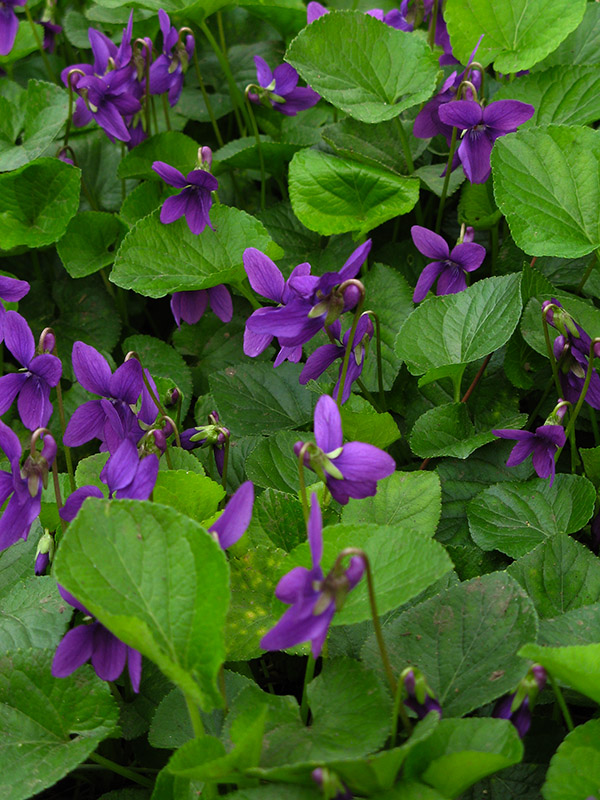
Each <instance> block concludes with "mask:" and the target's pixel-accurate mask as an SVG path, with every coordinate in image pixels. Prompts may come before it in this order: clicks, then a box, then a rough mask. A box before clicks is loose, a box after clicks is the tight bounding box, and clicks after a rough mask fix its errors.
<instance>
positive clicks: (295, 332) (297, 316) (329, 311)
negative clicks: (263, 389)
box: [244, 239, 371, 366]
mask: <svg viewBox="0 0 600 800" xmlns="http://www.w3.org/2000/svg"><path fill="white" fill-rule="evenodd" d="M370 250H371V240H370V239H368V240H367V241H366V242H365V243H364V244H362V245H360V247H357V248H356V250H355V251H354V252H353V253H352V254H351V255H350V257H349V258H348V260H347V261H346V263H345V264H344V266H343V267H342V268H341V270H340V271H339V272H327V273H325V275H322V276H321V277H320V278H318V277H316V276H315V275H311V274H310V264H307V263H304V264H299V265H298V266H297V267H296V269H295V270H294V272H293V273H292V274H291V275H290V277H289V279H288V280H287V281H284V279H283V275H282V274H281V272H280V271H279V270H278V269H277V267H276V266H275V264H274V263H273V262H272V261H271V259H270V258H267V256H265V255H264V254H263V253H261V252H260V251H259V250H256V249H255V248H248V249H247V250H246V251H245V252H244V267H245V268H246V273H247V275H248V279H249V281H250V285H251V286H252V288H253V289H254V290H255V291H257V292H258V293H259V294H262V295H263V296H264V297H269V298H271V299H272V300H275V301H276V302H278V303H282V305H280V306H279V307H277V308H273V307H270V308H259V309H258V310H257V311H254V313H253V314H252V315H251V316H250V317H249V318H248V320H247V322H246V333H245V335H244V352H245V353H246V355H258V353H262V351H263V350H264V349H265V348H266V347H267V346H268V345H269V343H270V342H271V339H272V338H273V336H276V337H277V338H278V340H279V344H280V346H281V347H282V349H283V355H282V353H280V354H279V357H278V359H277V360H276V361H275V366H278V365H279V364H280V363H281V362H282V361H283V360H284V359H285V358H289V359H290V361H299V360H300V358H301V356H302V345H303V344H305V343H306V342H308V341H309V340H310V339H312V337H313V336H314V335H315V334H316V333H318V332H319V331H320V330H321V329H322V328H323V327H324V326H325V325H331V324H332V323H333V322H335V320H336V319H338V318H339V317H340V315H341V314H343V313H344V312H345V311H348V310H350V309H351V308H354V306H355V305H356V304H357V302H358V300H359V298H360V290H359V289H358V288H357V287H356V286H355V285H348V284H347V283H346V282H347V281H349V280H352V279H354V278H355V277H356V275H357V274H358V272H359V270H360V268H361V266H362V265H363V263H364V261H365V259H366V258H367V256H368V254H369V251H370ZM340 287H344V288H340ZM288 348H289V349H288Z"/></svg>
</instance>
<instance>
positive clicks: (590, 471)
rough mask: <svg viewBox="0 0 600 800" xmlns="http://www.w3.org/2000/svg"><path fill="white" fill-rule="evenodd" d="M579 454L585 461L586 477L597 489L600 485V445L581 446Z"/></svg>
mask: <svg viewBox="0 0 600 800" xmlns="http://www.w3.org/2000/svg"><path fill="white" fill-rule="evenodd" d="M579 455H580V456H581V460H582V461H583V468H584V470H585V477H586V478H587V479H588V480H590V481H591V482H592V483H593V484H594V486H595V487H596V489H597V488H598V487H599V486H600V447H581V448H579Z"/></svg>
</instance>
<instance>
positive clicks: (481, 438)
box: [410, 403, 527, 458]
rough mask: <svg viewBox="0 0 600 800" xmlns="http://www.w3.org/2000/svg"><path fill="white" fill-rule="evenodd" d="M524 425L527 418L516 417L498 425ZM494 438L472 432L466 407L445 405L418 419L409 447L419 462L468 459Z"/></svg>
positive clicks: (452, 404) (491, 435)
mask: <svg viewBox="0 0 600 800" xmlns="http://www.w3.org/2000/svg"><path fill="white" fill-rule="evenodd" d="M526 423H527V414H517V415H516V416H511V417H510V418H509V419H505V420H503V421H502V423H501V424H502V426H503V427H507V428H522V427H523V425H525V424H526ZM495 438H496V437H495V436H494V434H493V433H492V432H491V430H487V431H485V430H484V431H477V430H476V429H475V427H474V425H473V423H472V422H471V419H470V417H469V411H468V409H467V406H466V403H447V404H446V405H442V406H437V407H436V408H432V409H430V410H429V411H426V412H425V413H424V414H423V415H422V416H420V417H419V419H418V420H417V421H416V422H415V424H414V426H413V429H412V433H411V436H410V447H411V450H412V451H413V453H415V454H416V455H418V456H419V457H420V458H434V457H436V456H454V457H456V458H468V456H470V455H471V453H472V452H473V451H474V450H477V449H479V448H480V447H483V445H484V444H488V443H489V442H493V441H494V439H495Z"/></svg>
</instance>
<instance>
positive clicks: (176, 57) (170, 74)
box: [150, 8, 194, 106]
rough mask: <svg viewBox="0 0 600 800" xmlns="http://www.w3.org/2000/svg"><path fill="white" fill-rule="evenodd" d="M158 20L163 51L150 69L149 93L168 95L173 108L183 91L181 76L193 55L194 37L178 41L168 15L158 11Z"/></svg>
mask: <svg viewBox="0 0 600 800" xmlns="http://www.w3.org/2000/svg"><path fill="white" fill-rule="evenodd" d="M158 19H159V21H160V30H161V33H162V37H163V51H162V53H161V54H160V55H159V56H158V58H157V59H156V61H154V63H153V64H152V66H151V67H150V93H151V94H163V93H164V92H168V93H169V104H170V105H171V106H174V105H175V104H176V103H177V101H178V100H179V97H180V96H181V90H182V89H183V76H184V73H185V71H186V70H187V67H188V63H189V61H190V59H191V58H192V56H193V55H194V37H193V36H192V35H191V34H189V33H188V34H187V35H186V37H185V43H184V42H182V41H180V39H179V32H178V30H177V28H175V27H174V26H172V25H171V21H170V19H169V15H168V14H167V12H166V11H163V10H162V8H161V9H159V12H158Z"/></svg>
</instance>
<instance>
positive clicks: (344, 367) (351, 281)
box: [337, 278, 365, 409]
mask: <svg viewBox="0 0 600 800" xmlns="http://www.w3.org/2000/svg"><path fill="white" fill-rule="evenodd" d="M348 286H356V287H357V289H359V290H360V300H359V301H358V304H357V306H356V311H355V312H354V319H353V320H352V327H351V328H350V333H349V334H348V343H347V344H346V352H345V353H344V360H343V362H342V371H341V373H340V388H339V389H338V395H337V405H338V408H339V409H341V407H342V397H343V396H344V385H345V383H346V374H347V372H348V364H349V362H350V353H351V352H352V345H353V344H354V334H355V333H356V326H357V325H358V320H359V319H360V318H361V316H362V308H363V305H364V303H365V287H364V285H363V284H362V283H361V281H359V280H356V278H349V279H348V280H347V281H344V283H342V284H341V286H340V288H339V290H338V291H339V292H340V293H341V294H342V296H343V292H344V289H346V287H348Z"/></svg>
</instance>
